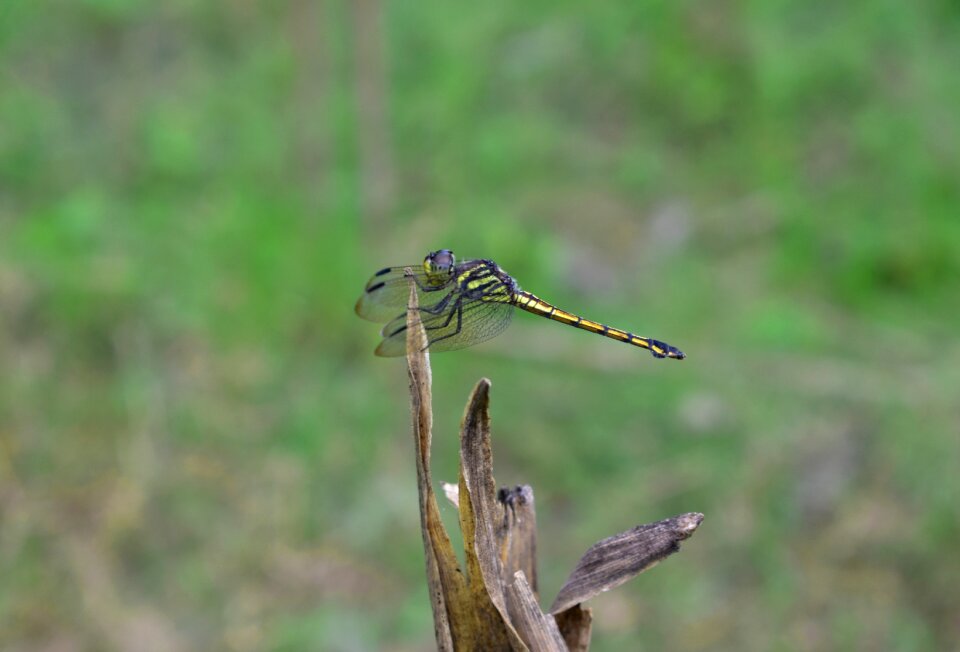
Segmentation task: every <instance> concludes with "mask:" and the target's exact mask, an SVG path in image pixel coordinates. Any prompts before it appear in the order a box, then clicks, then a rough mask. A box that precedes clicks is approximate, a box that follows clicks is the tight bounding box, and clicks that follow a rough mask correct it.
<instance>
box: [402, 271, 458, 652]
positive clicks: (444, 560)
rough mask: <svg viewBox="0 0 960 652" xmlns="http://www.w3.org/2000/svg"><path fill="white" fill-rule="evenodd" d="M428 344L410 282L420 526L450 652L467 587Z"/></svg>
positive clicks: (441, 638) (441, 639)
mask: <svg viewBox="0 0 960 652" xmlns="http://www.w3.org/2000/svg"><path fill="white" fill-rule="evenodd" d="M426 345H427V336H426V333H425V332H424V330H423V325H422V324H421V322H420V310H419V307H418V305H417V292H416V285H415V284H414V283H413V281H411V282H410V301H409V305H408V308H407V372H408V374H409V377H410V406H411V416H412V420H413V439H414V447H415V449H416V459H417V490H418V494H419V498H420V501H419V502H420V527H421V531H422V534H423V548H424V554H425V556H426V564H427V588H428V590H429V592H430V606H431V607H432V608H433V623H434V634H435V636H436V639H437V649H439V650H442V651H444V652H445V651H447V650H451V651H452V650H453V649H454V644H453V641H454V640H455V639H456V632H457V631H458V630H462V629H463V628H464V624H463V623H462V622H459V621H460V620H462V619H456V618H451V617H450V616H448V602H450V601H451V600H452V601H457V600H462V599H463V597H462V596H463V595H464V594H465V588H466V587H465V583H464V580H463V576H462V575H461V574H460V570H459V568H458V566H457V558H456V555H455V554H454V551H453V546H452V545H451V544H450V538H449V537H448V536H447V532H446V530H444V528H443V523H442V522H441V521H440V510H439V508H438V507H437V499H436V496H435V495H434V493H433V487H432V484H431V480H430V440H431V437H432V432H433V431H432V427H433V407H432V403H431V394H430V382H431V377H430V361H429V358H428V354H427V352H426ZM454 613H455V614H456V613H459V612H457V611H454Z"/></svg>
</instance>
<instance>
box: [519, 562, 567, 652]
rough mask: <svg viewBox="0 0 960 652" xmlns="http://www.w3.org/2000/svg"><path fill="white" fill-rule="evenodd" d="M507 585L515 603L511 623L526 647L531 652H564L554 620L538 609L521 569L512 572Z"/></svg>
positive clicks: (561, 639) (564, 648)
mask: <svg viewBox="0 0 960 652" xmlns="http://www.w3.org/2000/svg"><path fill="white" fill-rule="evenodd" d="M508 586H509V589H508V590H509V593H510V595H511V600H512V602H513V603H514V604H516V605H517V610H516V618H515V620H514V621H513V624H514V625H515V626H516V628H517V631H518V632H519V633H520V638H522V639H523V642H524V643H526V644H527V647H529V648H530V650H532V651H533V652H566V650H567V646H566V644H565V643H564V642H563V637H562V636H561V635H560V630H559V629H557V623H556V621H555V620H554V619H553V616H550V615H547V614H545V613H543V612H542V611H541V610H540V605H539V604H538V603H537V598H536V596H535V595H533V591H532V590H531V589H530V585H529V584H527V578H526V577H525V576H524V574H523V571H517V572H516V573H514V575H513V582H512V583H510V584H509V585H508Z"/></svg>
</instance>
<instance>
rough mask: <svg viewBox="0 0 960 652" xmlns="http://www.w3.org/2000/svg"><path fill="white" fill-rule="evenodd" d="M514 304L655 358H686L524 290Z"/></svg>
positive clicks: (518, 292)
mask: <svg viewBox="0 0 960 652" xmlns="http://www.w3.org/2000/svg"><path fill="white" fill-rule="evenodd" d="M513 304H514V305H515V306H517V307H518V308H522V309H524V310H526V311H527V312H532V313H533V314H535V315H540V316H541V317H547V318H548V319H552V320H554V321H558V322H560V323H561V324H567V325H569V326H573V327H575V328H580V329H582V330H585V331H590V332H591V333H596V334H597V335H603V336H604V337H609V338H610V339H613V340H619V341H621V342H626V343H627V344H633V345H634V346H639V347H641V348H644V349H647V350H649V351H650V353H652V354H653V356H654V357H655V358H675V359H677V360H683V359H684V358H685V357H686V355H684V353H683V351H681V350H680V349H678V348H676V347H673V346H670V345H669V344H667V343H666V342H661V341H659V340H654V339H650V338H648V337H641V336H639V335H634V334H633V333H629V332H627V331H624V330H620V329H619V328H612V327H610V326H607V325H606V324H601V323H599V322H595V321H591V320H589V319H584V318H583V317H580V316H578V315H574V314H573V313H570V312H567V311H566V310H561V309H560V308H557V307H556V306H555V305H553V304H551V303H548V302H546V301H544V300H543V299H541V298H540V297H538V296H537V295H535V294H531V293H529V292H525V291H523V290H516V291H515V292H514V293H513Z"/></svg>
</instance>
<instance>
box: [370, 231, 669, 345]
mask: <svg viewBox="0 0 960 652" xmlns="http://www.w3.org/2000/svg"><path fill="white" fill-rule="evenodd" d="M410 279H412V280H413V282H414V284H415V285H416V288H417V295H418V296H417V298H418V300H419V305H420V313H421V321H422V322H423V327H424V329H425V330H426V333H427V342H428V344H427V348H428V349H429V350H430V351H453V350H456V349H462V348H466V347H468V346H473V345H474V344H477V343H479V342H483V341H485V340H488V339H490V338H492V337H494V336H496V335H499V334H500V333H501V332H503V330H504V329H505V328H506V327H507V326H509V325H510V320H511V318H512V317H513V313H514V309H515V308H520V309H521V310H526V311H527V312H532V313H533V314H535V315H540V316H541V317H546V318H548V319H552V320H554V321H558V322H560V323H561V324H567V325H568V326H573V327H574V328H580V329H582V330H585V331H589V332H591V333H596V334H597V335H602V336H604V337H609V338H610V339H613V340H618V341H620V342H625V343H626V344H632V345H633V346H639V347H640V348H643V349H647V350H649V351H650V353H652V354H653V357H655V358H673V359H675V360H683V359H684V358H685V357H686V355H685V354H684V353H683V351H681V350H680V349H678V348H676V347H674V346H670V345H669V344H667V343H666V342H661V341H660V340H655V339H651V338H649V337H641V336H639V335H634V334H633V333H630V332H628V331H625V330H621V329H619V328H613V327H611V326H607V325H605V324H601V323H600V322H596V321H591V320H589V319H584V318H583V317H580V316H578V315H575V314H573V313H571V312H567V311H566V310H561V309H560V308H557V307H556V306H554V305H553V304H552V303H548V302H546V301H544V300H543V299H541V298H540V297H538V296H537V295H535V294H531V293H530V292H526V291H524V290H521V289H520V285H519V284H518V283H517V282H516V280H514V278H513V277H512V276H510V275H509V274H507V273H506V272H505V271H503V269H502V268H501V267H500V266H499V265H497V264H496V263H495V262H493V261H492V260H487V259H475V260H464V261H460V262H457V259H456V256H454V254H453V252H452V251H450V250H449V249H440V250H439V251H433V252H431V253H429V254H427V256H426V258H424V259H423V263H422V264H421V265H407V266H398V267H385V268H383V269H381V270H380V271H378V272H377V273H375V274H374V275H373V276H372V277H371V278H370V280H369V282H368V283H367V285H366V287H365V288H364V291H363V294H362V295H361V296H360V299H359V300H357V304H356V312H357V314H358V315H359V316H360V317H363V318H364V319H368V320H370V321H374V322H378V323H381V324H382V323H385V324H386V325H385V326H384V327H383V330H381V332H380V334H381V336H382V337H383V341H382V342H380V345H379V346H378V347H377V349H376V351H375V352H374V353H375V354H376V355H378V356H383V357H395V356H402V355H405V354H406V352H407V339H406V332H407V315H406V307H407V301H408V299H409V296H410V285H409V281H410Z"/></svg>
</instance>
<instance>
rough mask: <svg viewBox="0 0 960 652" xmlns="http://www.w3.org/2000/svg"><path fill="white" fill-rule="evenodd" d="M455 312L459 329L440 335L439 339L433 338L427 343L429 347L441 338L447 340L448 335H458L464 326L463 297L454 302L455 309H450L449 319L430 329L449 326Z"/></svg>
mask: <svg viewBox="0 0 960 652" xmlns="http://www.w3.org/2000/svg"><path fill="white" fill-rule="evenodd" d="M454 314H456V315H457V330H455V331H453V332H452V333H447V334H446V335H444V336H443V337H438V338H437V339H435V340H432V341H431V342H430V344H427V348H429V347H430V346H431V345H433V344H436V343H437V342H439V341H441V340H445V339H447V338H448V337H453V336H454V335H458V334H459V333H460V329H461V328H462V327H463V297H460V298H459V299H457V302H456V303H455V304H453V310H451V311H450V315H449V316H448V317H447V321H446V322H444V323H443V325H441V326H434V327H433V328H432V329H430V330H434V329H437V328H445V327H446V326H449V325H450V321H451V320H452V319H453V315H454Z"/></svg>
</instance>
